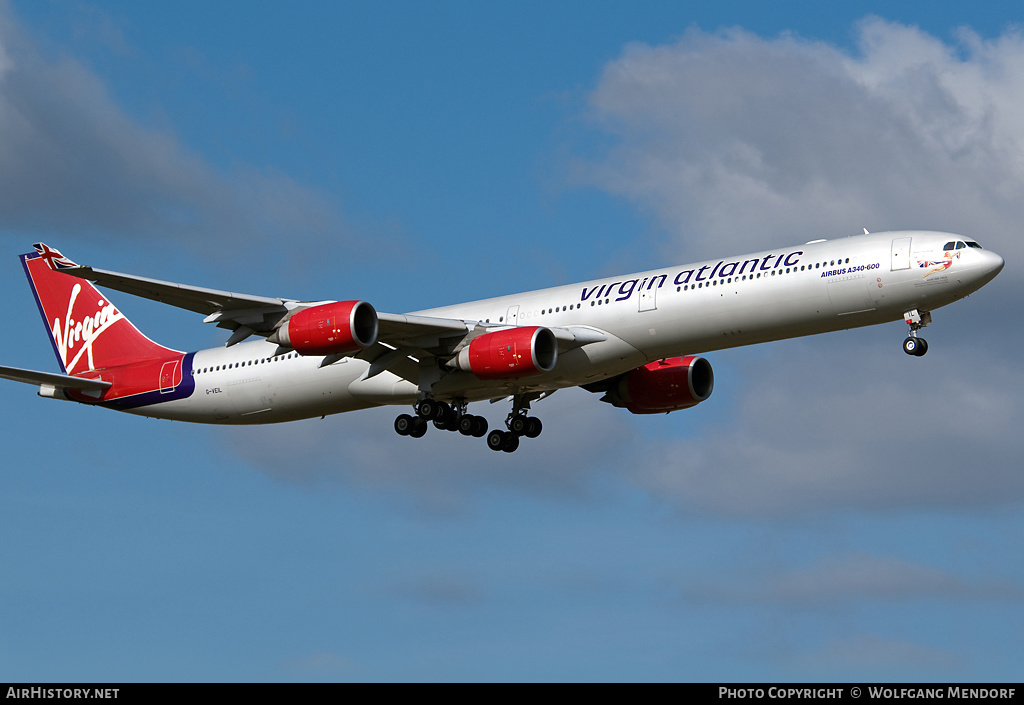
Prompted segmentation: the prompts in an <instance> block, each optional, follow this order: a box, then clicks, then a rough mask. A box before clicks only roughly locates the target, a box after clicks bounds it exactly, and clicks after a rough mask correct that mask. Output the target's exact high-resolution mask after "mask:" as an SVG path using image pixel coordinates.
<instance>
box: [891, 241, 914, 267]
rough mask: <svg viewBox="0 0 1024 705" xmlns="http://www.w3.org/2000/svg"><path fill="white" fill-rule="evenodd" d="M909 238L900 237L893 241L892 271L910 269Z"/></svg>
mask: <svg viewBox="0 0 1024 705" xmlns="http://www.w3.org/2000/svg"><path fill="white" fill-rule="evenodd" d="M910 240H911V238H909V237H898V238H896V239H895V240H893V241H892V271H894V272H895V271H897V270H900V269H910Z"/></svg>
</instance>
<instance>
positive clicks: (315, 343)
mask: <svg viewBox="0 0 1024 705" xmlns="http://www.w3.org/2000/svg"><path fill="white" fill-rule="evenodd" d="M377 325H378V321H377V312H376V311H375V310H374V309H373V306H371V305H370V304H368V303H366V302H365V301H336V302H334V303H330V304H320V305H319V306H310V307H309V308H304V309H302V310H301V311H296V312H295V313H294V314H292V315H291V316H290V317H289V318H288V319H287V320H286V321H285V322H284V324H283V325H282V326H281V327H280V328H278V329H277V330H276V331H275V332H274V333H273V334H272V335H270V336H269V337H268V338H267V340H269V341H270V342H272V343H278V344H280V345H284V346H286V347H290V348H293V349H294V350H295V352H297V353H299V354H300V355H333V354H337V353H350V352H355V351H356V350H361V349H362V348H366V347H369V346H371V345H373V344H374V343H375V342H377Z"/></svg>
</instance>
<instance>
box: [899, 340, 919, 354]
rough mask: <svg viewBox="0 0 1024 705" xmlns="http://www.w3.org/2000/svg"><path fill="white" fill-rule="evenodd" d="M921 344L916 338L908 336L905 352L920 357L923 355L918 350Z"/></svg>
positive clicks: (904, 343)
mask: <svg viewBox="0 0 1024 705" xmlns="http://www.w3.org/2000/svg"><path fill="white" fill-rule="evenodd" d="M919 343H920V341H919V340H918V339H917V338H915V337H914V336H912V335H911V336H908V337H907V339H906V340H904V341H903V352H905V353H906V354H907V355H915V356H920V355H921V353H919V352H918V349H920V347H921V346H920V344H919Z"/></svg>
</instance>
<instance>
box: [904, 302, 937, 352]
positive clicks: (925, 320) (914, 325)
mask: <svg viewBox="0 0 1024 705" xmlns="http://www.w3.org/2000/svg"><path fill="white" fill-rule="evenodd" d="M903 320H905V321H906V322H907V325H908V326H910V335H909V336H907V339H906V340H904V341H903V352H905V353H906V354H907V355H913V356H915V357H921V356H922V355H924V354H925V353H926V352H928V341H927V340H925V339H924V338H919V337H918V335H917V331H919V330H920V329H921V328H924V327H925V326H926V325H928V324H929V323H931V322H932V314H931V312H930V311H918V310H917V309H916V308H915V309H914V310H913V311H907V312H906V313H904V314H903Z"/></svg>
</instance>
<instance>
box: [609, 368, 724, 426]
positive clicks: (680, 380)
mask: <svg viewBox="0 0 1024 705" xmlns="http://www.w3.org/2000/svg"><path fill="white" fill-rule="evenodd" d="M714 387H715V373H714V372H713V371H712V369H711V363H710V362H708V361H707V360H705V359H704V358H702V357H695V356H688V357H671V358H667V359H665V360H657V361H655V362H650V363H648V364H646V365H643V366H642V367H637V368H636V369H635V370H630V371H629V372H627V373H626V374H624V375H622V376H621V377H620V378H619V379H617V380H615V381H613V382H612V384H611V386H610V387H609V388H608V391H607V393H606V394H605V395H604V396H603V397H602V398H601V401H606V402H608V403H610V404H612V405H613V406H618V407H621V408H624V409H628V410H629V411H630V413H633V414H665V413H668V412H670V411H677V410H679V409H688V408H690V407H691V406H696V405H697V404H700V403H701V402H702V401H704V400H705V399H707V398H708V397H710V396H711V391H712V390H713V389H714Z"/></svg>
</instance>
